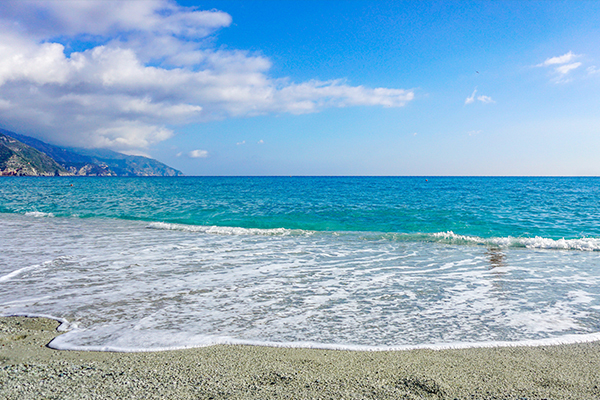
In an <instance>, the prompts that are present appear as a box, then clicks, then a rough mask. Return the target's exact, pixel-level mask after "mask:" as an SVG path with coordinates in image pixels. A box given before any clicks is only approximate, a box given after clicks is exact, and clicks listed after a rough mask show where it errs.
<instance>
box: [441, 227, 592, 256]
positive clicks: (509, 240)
mask: <svg viewBox="0 0 600 400" xmlns="http://www.w3.org/2000/svg"><path fill="white" fill-rule="evenodd" d="M429 236H430V237H432V238H433V241H436V242H442V243H448V244H477V245H484V246H497V247H523V248H527V249H552V250H581V251H600V239H598V238H578V239H564V238H562V239H551V238H544V237H540V236H536V237H533V238H518V237H512V236H508V237H496V238H482V237H478V236H466V235H458V234H456V233H454V232H452V231H448V232H436V233H432V234H430V235H429Z"/></svg>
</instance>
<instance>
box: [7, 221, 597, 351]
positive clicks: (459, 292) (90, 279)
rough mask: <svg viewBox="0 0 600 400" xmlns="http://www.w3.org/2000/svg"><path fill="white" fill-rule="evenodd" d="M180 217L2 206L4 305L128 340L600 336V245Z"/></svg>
mask: <svg viewBox="0 0 600 400" xmlns="http://www.w3.org/2000/svg"><path fill="white" fill-rule="evenodd" d="M156 226H158V228H157V227H156ZM173 226H175V227H176V229H170V227H171V225H167V228H166V229H164V228H162V225H155V228H154V229H147V228H148V223H146V222H138V221H122V220H109V219H105V220H92V219H78V218H42V219H39V220H36V223H35V224H31V221H30V220H29V219H28V218H26V217H24V216H22V215H15V214H11V215H6V214H0V241H1V242H2V243H3V246H5V248H6V249H7V250H6V251H3V252H2V253H0V277H6V278H4V279H2V281H0V314H2V315H15V314H18V315H38V316H39V315H51V316H56V317H59V318H62V319H63V320H68V321H70V327H71V330H70V331H69V332H68V333H66V334H65V335H61V336H60V337H59V338H57V339H56V340H55V341H53V342H52V346H53V347H55V348H61V349H80V350H92V349H95V350H113V351H117V350H118V351H152V350H161V349H174V348H186V347H198V346H207V345H212V344H218V343H244V344H262V345H276V346H288V347H315V348H331V349H355V350H390V349H394V350H401V349H410V348H451V347H473V346H479V347H481V346H502V345H541V344H556V343H571V342H577V341H589V340H596V339H598V332H600V322H599V321H600V257H599V254H598V253H596V252H589V251H529V250H528V248H527V247H524V246H520V247H519V246H517V247H519V248H518V249H515V248H514V247H515V246H506V247H503V246H498V245H490V244H489V243H488V244H485V243H484V244H483V245H481V246H480V245H465V244H467V243H465V242H464V239H460V240H463V242H460V243H458V242H456V243H451V242H448V241H447V240H448V239H444V238H443V237H442V238H441V239H440V240H437V239H436V240H422V239H418V240H412V241H410V240H409V241H407V240H404V239H405V238H404V239H398V240H393V239H386V237H385V236H381V235H379V236H377V234H375V233H373V234H371V236H372V238H371V239H370V240H365V235H369V234H368V233H352V232H348V233H340V232H338V233H332V234H329V233H326V232H324V233H319V234H316V233H308V234H290V233H277V234H264V231H265V230H257V231H258V233H253V231H252V230H241V231H240V232H242V233H239V232H238V233H218V234H215V233H214V232H211V231H210V229H208V228H211V227H199V228H192V229H197V230H195V231H194V230H190V228H188V226H187V225H183V226H184V228H183V229H180V228H179V227H180V226H181V225H173ZM218 229H221V228H218ZM240 229H242V228H240ZM266 231H268V230H266ZM225 232H230V231H227V230H226V231H225ZM248 232H251V233H248ZM446 234H447V235H448V236H449V237H452V235H454V234H450V233H446ZM431 237H432V238H435V236H431ZM48 238H52V239H53V240H48ZM444 240H446V241H444ZM47 260H52V261H50V262H46V261H47ZM38 265H39V266H40V267H37V268H35V269H27V268H30V267H32V266H38Z"/></svg>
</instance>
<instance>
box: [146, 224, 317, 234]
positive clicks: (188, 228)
mask: <svg viewBox="0 0 600 400" xmlns="http://www.w3.org/2000/svg"><path fill="white" fill-rule="evenodd" d="M148 228H150V229H158V230H171V231H184V232H200V233H209V234H213V235H263V236H284V235H291V234H306V233H309V231H304V230H300V229H296V230H292V229H285V228H275V229H257V228H239V227H230V226H204V225H185V224H169V223H166V222H151V223H150V224H149V225H148Z"/></svg>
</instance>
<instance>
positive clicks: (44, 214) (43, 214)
mask: <svg viewBox="0 0 600 400" xmlns="http://www.w3.org/2000/svg"><path fill="white" fill-rule="evenodd" d="M25 215H26V216H28V217H37V218H43V217H48V218H52V217H54V214H52V213H47V212H41V211H28V212H26V213H25Z"/></svg>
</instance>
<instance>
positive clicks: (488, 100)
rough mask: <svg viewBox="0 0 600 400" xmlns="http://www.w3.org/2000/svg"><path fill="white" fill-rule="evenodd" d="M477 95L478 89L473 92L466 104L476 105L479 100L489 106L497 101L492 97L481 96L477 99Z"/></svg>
mask: <svg viewBox="0 0 600 400" xmlns="http://www.w3.org/2000/svg"><path fill="white" fill-rule="evenodd" d="M476 94H477V88H475V90H473V93H472V94H471V95H470V96H469V97H467V98H466V99H465V104H471V103H474V102H475V100H478V101H480V102H482V103H487V104H489V103H495V101H494V100H493V99H492V98H491V97H490V96H484V95H480V96H477V97H475V95H476Z"/></svg>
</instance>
